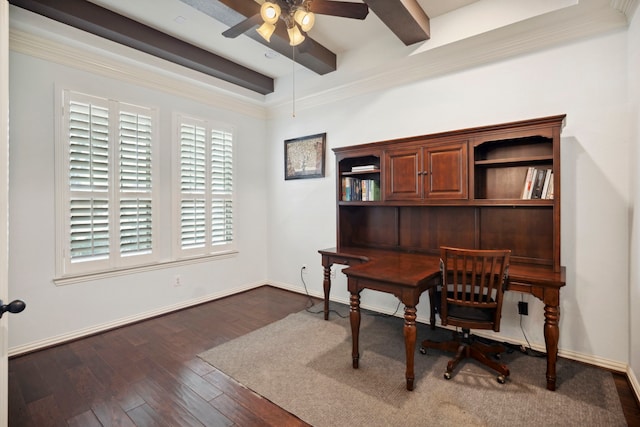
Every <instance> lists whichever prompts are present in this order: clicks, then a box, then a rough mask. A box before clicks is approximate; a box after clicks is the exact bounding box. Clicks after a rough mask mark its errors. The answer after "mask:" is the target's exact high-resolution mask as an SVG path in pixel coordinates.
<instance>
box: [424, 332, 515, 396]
mask: <svg viewBox="0 0 640 427" xmlns="http://www.w3.org/2000/svg"><path fill="white" fill-rule="evenodd" d="M463 332H464V331H463ZM427 348H433V349H437V350H442V351H446V352H449V353H455V357H454V358H453V359H451V360H449V362H448V363H447V370H446V371H445V373H444V377H445V378H446V379H448V380H449V379H451V377H452V374H453V371H454V370H455V368H456V367H457V366H458V364H459V363H460V362H461V361H462V359H466V358H472V359H475V360H477V361H478V362H480V363H482V364H483V365H485V366H488V367H489V368H491V369H493V370H494V371H496V372H498V376H497V378H496V380H497V381H498V382H499V383H500V384H504V383H505V381H506V378H507V377H508V376H509V368H508V367H507V365H505V364H504V363H499V362H497V361H495V360H493V359H492V358H491V357H490V355H495V356H497V357H498V356H499V354H500V353H503V352H504V351H505V350H506V349H505V348H504V347H503V346H502V345H500V344H493V345H487V344H484V343H482V342H480V341H477V340H475V339H474V337H473V336H471V335H469V334H468V333H463V338H462V339H460V338H459V337H458V334H456V333H454V339H453V340H452V341H444V342H437V341H431V340H424V341H423V342H422V346H421V347H420V353H422V354H426V353H427Z"/></svg>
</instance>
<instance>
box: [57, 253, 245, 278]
mask: <svg viewBox="0 0 640 427" xmlns="http://www.w3.org/2000/svg"><path fill="white" fill-rule="evenodd" d="M237 254H238V251H237V250H233V251H228V252H220V253H217V254H213V255H205V256H197V257H193V258H184V259H180V260H175V261H161V262H157V263H154V264H146V265H139V266H135V267H121V268H117V269H114V270H109V271H101V272H96V273H84V274H75V275H68V276H62V277H56V278H54V279H53V283H54V284H55V285H56V286H64V285H71V284H74V283H82V282H89V281H92V280H100V279H107V278H110V277H117V276H124V275H127V274H134V273H143V272H145V271H154V270H161V269H164V268H173V267H180V266H183V265H190V264H199V263H203V262H209V261H213V260H219V259H227V258H232V257H235V256H236V255H237Z"/></svg>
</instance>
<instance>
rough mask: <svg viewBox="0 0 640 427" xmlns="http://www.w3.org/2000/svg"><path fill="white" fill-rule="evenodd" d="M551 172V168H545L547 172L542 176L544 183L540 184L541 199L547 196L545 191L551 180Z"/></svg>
mask: <svg viewBox="0 0 640 427" xmlns="http://www.w3.org/2000/svg"><path fill="white" fill-rule="evenodd" d="M552 175H553V172H552V171H551V169H547V173H546V174H545V176H544V185H543V186H542V194H541V195H540V198H541V199H546V198H547V193H548V192H549V183H550V182H551V176H552Z"/></svg>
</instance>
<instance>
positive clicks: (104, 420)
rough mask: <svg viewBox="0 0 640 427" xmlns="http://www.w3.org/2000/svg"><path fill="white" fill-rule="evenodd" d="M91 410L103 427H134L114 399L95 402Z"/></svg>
mask: <svg viewBox="0 0 640 427" xmlns="http://www.w3.org/2000/svg"><path fill="white" fill-rule="evenodd" d="M91 409H92V410H93V413H94V414H95V415H96V418H98V421H100V423H101V424H102V425H103V426H104V427H135V424H134V422H133V420H131V418H129V416H128V415H127V413H126V412H125V411H124V410H123V409H122V406H121V405H120V402H119V401H118V400H117V399H115V398H113V399H105V400H101V401H97V402H95V403H94V404H93V405H92V406H91Z"/></svg>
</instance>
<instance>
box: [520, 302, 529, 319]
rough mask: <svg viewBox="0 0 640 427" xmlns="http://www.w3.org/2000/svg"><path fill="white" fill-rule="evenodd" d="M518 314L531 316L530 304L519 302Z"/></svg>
mask: <svg viewBox="0 0 640 427" xmlns="http://www.w3.org/2000/svg"><path fill="white" fill-rule="evenodd" d="M518 314H522V315H523V316H528V315H529V303H528V302H525V301H518Z"/></svg>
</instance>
